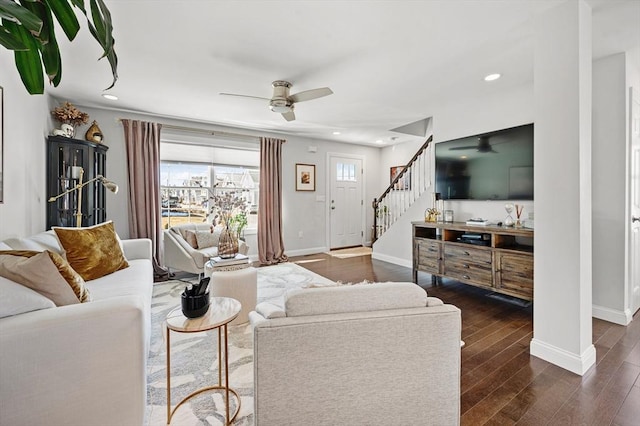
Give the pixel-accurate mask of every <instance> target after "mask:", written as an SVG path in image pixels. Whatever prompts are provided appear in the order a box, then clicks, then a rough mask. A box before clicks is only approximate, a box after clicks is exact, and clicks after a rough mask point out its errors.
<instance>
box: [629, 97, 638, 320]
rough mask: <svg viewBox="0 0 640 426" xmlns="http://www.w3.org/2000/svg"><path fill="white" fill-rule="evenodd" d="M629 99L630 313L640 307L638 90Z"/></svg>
mask: <svg viewBox="0 0 640 426" xmlns="http://www.w3.org/2000/svg"><path fill="white" fill-rule="evenodd" d="M629 99H630V100H631V105H630V106H631V120H630V126H629V127H630V129H629V130H630V132H629V134H630V138H631V161H630V163H631V164H630V166H631V168H630V170H629V179H630V191H631V194H630V197H629V205H630V209H631V211H630V215H629V217H630V220H631V226H630V227H629V229H630V231H629V232H630V235H629V284H630V286H629V287H630V292H631V295H630V296H631V311H632V313H634V312H636V311H637V310H638V309H640V92H638V91H637V90H634V89H633V88H631V89H629Z"/></svg>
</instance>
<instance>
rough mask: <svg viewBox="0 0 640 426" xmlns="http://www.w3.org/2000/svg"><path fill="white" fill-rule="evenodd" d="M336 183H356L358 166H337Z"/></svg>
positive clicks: (340, 164) (342, 164)
mask: <svg viewBox="0 0 640 426" xmlns="http://www.w3.org/2000/svg"><path fill="white" fill-rule="evenodd" d="M336 181H338V182H356V165H355V164H344V163H338V164H337V165H336Z"/></svg>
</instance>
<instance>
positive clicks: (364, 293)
mask: <svg viewBox="0 0 640 426" xmlns="http://www.w3.org/2000/svg"><path fill="white" fill-rule="evenodd" d="M284 306H285V312H286V315H287V316H288V317H297V316H303V315H323V314H339V313H345V312H367V311H376V310H384V309H404V308H419V307H425V306H427V292H426V291H425V290H424V289H423V288H422V287H420V286H418V285H416V284H414V283H375V284H371V285H349V286H338V287H333V286H327V287H315V288H297V289H292V290H289V291H287V292H286V293H285V295H284Z"/></svg>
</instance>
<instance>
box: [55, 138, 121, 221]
mask: <svg viewBox="0 0 640 426" xmlns="http://www.w3.org/2000/svg"><path fill="white" fill-rule="evenodd" d="M108 149H109V147H107V146H105V145H102V144H97V143H93V142H88V141H84V140H80V139H71V138H66V137H63V136H49V138H48V140H47V153H48V154H47V200H48V199H49V198H50V197H55V196H56V195H58V194H60V193H62V192H64V191H66V190H68V189H72V188H74V187H75V186H76V185H78V183H79V182H80V180H79V177H80V176H79V170H80V169H79V168H80V167H81V168H82V170H83V171H84V174H83V182H87V181H89V180H91V179H93V178H95V177H96V176H97V175H103V176H104V175H105V169H106V162H107V150H108ZM105 191H106V189H105V188H104V186H102V184H101V183H100V182H98V181H96V182H92V183H90V184H88V185H86V186H85V187H84V188H82V202H81V206H80V212H81V213H82V226H91V225H95V224H98V223H102V222H104V221H105V220H106V219H107V213H106V205H105ZM77 200H78V191H71V192H70V193H69V194H67V195H64V196H62V197H60V198H58V199H57V200H56V201H53V202H49V201H47V229H51V227H52V226H76V218H75V213H76V209H77Z"/></svg>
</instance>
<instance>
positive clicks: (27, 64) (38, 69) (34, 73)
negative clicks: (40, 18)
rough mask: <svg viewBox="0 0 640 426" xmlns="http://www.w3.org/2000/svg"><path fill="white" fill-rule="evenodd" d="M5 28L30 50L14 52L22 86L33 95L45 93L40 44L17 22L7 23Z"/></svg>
mask: <svg viewBox="0 0 640 426" xmlns="http://www.w3.org/2000/svg"><path fill="white" fill-rule="evenodd" d="M4 25H5V27H6V28H7V29H8V30H9V31H11V33H12V34H14V35H16V36H17V37H19V38H20V40H21V41H22V42H23V43H24V44H25V45H27V46H28V47H29V49H28V50H16V51H14V58H15V62H16V68H17V69H18V73H19V74H20V79H21V80H22V84H24V87H25V88H26V89H27V91H28V92H29V93H30V94H32V95H41V94H42V93H44V76H43V73H42V63H41V62H40V51H39V46H40V43H39V42H38V41H37V40H36V39H35V38H34V36H33V34H31V33H30V32H29V31H28V30H27V29H26V28H25V27H23V26H22V25H19V24H16V23H15V22H8V21H7V22H5V23H4Z"/></svg>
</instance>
